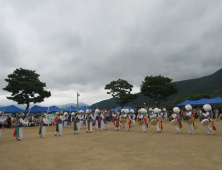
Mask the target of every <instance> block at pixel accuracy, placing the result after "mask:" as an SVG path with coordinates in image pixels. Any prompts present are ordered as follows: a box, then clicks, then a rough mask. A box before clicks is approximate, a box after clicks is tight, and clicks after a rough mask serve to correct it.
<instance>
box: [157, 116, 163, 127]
mask: <svg viewBox="0 0 222 170" xmlns="http://www.w3.org/2000/svg"><path fill="white" fill-rule="evenodd" d="M158 120H159V121H158V122H159V128H160V130H162V129H163V124H162V122H163V121H162V119H160V118H158Z"/></svg>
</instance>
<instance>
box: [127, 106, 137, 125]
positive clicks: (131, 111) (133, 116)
mask: <svg viewBox="0 0 222 170" xmlns="http://www.w3.org/2000/svg"><path fill="white" fill-rule="evenodd" d="M135 117H136V116H135V114H134V110H133V109H131V110H130V114H129V118H130V119H131V126H132V127H133V126H135Z"/></svg>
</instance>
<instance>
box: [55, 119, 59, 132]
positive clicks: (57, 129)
mask: <svg viewBox="0 0 222 170" xmlns="http://www.w3.org/2000/svg"><path fill="white" fill-rule="evenodd" d="M56 132H59V122H58V121H57V122H56Z"/></svg>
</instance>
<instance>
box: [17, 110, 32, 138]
mask: <svg viewBox="0 0 222 170" xmlns="http://www.w3.org/2000/svg"><path fill="white" fill-rule="evenodd" d="M24 118H25V114H24V113H21V114H20V119H19V120H18V124H17V128H19V130H18V132H19V134H17V137H16V136H14V137H16V139H17V140H22V137H23V124H24V125H28V123H29V122H28V121H25V120H24Z"/></svg>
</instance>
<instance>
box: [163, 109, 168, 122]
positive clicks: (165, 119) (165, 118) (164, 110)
mask: <svg viewBox="0 0 222 170" xmlns="http://www.w3.org/2000/svg"><path fill="white" fill-rule="evenodd" d="M163 122H167V111H166V109H165V108H163Z"/></svg>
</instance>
